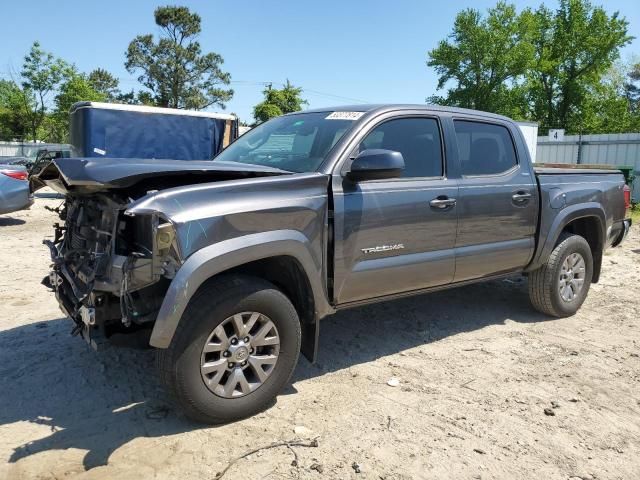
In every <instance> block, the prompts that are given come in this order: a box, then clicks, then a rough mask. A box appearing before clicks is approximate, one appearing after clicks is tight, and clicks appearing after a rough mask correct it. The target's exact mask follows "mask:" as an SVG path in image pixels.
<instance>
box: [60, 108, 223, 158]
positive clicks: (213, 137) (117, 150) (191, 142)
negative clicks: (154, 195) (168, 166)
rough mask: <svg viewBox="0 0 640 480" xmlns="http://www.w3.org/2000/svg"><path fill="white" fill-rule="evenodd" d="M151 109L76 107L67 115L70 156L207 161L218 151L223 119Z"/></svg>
mask: <svg viewBox="0 0 640 480" xmlns="http://www.w3.org/2000/svg"><path fill="white" fill-rule="evenodd" d="M140 110H143V109H140ZM151 110H154V111H153V112H148V111H139V110H126V109H122V110H121V109H117V108H113V107H111V108H103V107H100V106H97V105H96V104H91V103H83V104H77V105H75V106H74V108H73V109H72V112H71V144H72V149H73V155H74V156H76V157H106V158H162V159H173V160H208V159H211V158H213V157H214V156H215V155H216V154H217V153H219V152H220V151H221V150H222V142H223V135H224V128H225V122H226V119H224V118H210V117H205V116H191V115H188V114H185V115H180V114H175V113H174V114H165V113H158V112H157V110H158V109H151Z"/></svg>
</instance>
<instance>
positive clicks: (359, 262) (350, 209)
mask: <svg viewBox="0 0 640 480" xmlns="http://www.w3.org/2000/svg"><path fill="white" fill-rule="evenodd" d="M374 148H382V149H388V150H394V151H399V152H401V153H402V155H403V158H404V161H405V170H404V173H403V176H402V177H401V178H394V179H385V180H369V181H362V182H357V183H355V182H352V181H350V180H348V179H346V178H344V177H343V176H341V175H340V174H339V173H338V174H335V175H334V179H333V186H332V188H333V199H334V212H335V213H334V215H335V218H334V225H335V227H334V230H335V233H334V237H335V258H334V301H335V302H336V303H338V304H344V303H350V302H357V301H360V300H367V299H371V298H375V297H382V296H386V295H393V294H397V293H401V292H406V291H411V290H418V289H422V288H426V287H430V286H434V285H443V284H447V283H450V282H451V281H452V280H453V274H454V267H455V260H454V242H455V235H456V225H457V210H456V206H455V198H456V196H457V191H458V186H457V181H456V180H450V179H447V177H446V171H445V165H444V163H445V162H444V148H443V139H442V129H441V126H440V121H439V119H438V118H436V117H434V116H426V115H412V116H406V117H400V118H398V117H397V116H395V117H393V118H390V119H387V120H382V121H380V122H379V123H377V124H375V125H374V126H372V127H371V128H369V129H368V131H367V132H365V133H364V134H363V139H362V140H361V141H360V142H359V143H358V147H357V148H356V149H354V150H353V151H352V152H351V155H350V158H349V159H346V160H345V162H346V163H347V165H344V168H341V171H343V172H344V171H345V168H346V169H347V170H348V163H350V160H351V159H353V158H354V157H355V155H357V153H358V152H359V151H362V150H365V149H374ZM445 199H450V200H452V202H450V204H449V205H446V203H447V202H443V201H442V200H445ZM432 202H433V204H432Z"/></svg>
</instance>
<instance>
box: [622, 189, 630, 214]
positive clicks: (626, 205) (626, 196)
mask: <svg viewBox="0 0 640 480" xmlns="http://www.w3.org/2000/svg"><path fill="white" fill-rule="evenodd" d="M622 190H623V192H624V209H625V210H627V211H629V210H630V209H631V188H630V187H629V185H626V184H625V186H624V188H623V189H622Z"/></svg>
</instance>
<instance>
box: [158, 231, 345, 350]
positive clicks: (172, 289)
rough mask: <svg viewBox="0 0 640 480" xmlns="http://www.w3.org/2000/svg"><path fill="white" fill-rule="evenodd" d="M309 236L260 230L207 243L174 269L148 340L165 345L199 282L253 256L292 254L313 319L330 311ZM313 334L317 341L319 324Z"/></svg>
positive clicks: (168, 341)
mask: <svg viewBox="0 0 640 480" xmlns="http://www.w3.org/2000/svg"><path fill="white" fill-rule="evenodd" d="M311 251H312V247H311V244H310V242H309V239H308V238H307V237H305V236H304V235H303V234H302V233H301V232H299V231H296V230H278V231H269V232H261V233H255V234H250V235H244V236H242V237H236V238H233V239H229V240H225V241H222V242H219V243H215V244H213V245H209V246H208V247H205V248H203V249H201V250H198V251H197V252H195V253H194V254H193V255H191V256H190V257H189V258H188V259H187V260H186V262H185V263H184V264H183V265H182V266H181V267H180V269H179V270H178V271H177V273H176V276H175V277H174V278H173V280H172V281H171V284H170V285H169V289H168V290H167V293H166V294H165V297H164V300H163V301H162V305H161V307H160V311H159V312H158V316H157V318H156V322H155V324H154V326H153V330H152V332H151V338H150V340H149V344H150V345H151V346H153V347H157V348H167V347H169V345H170V344H171V340H172V339H173V335H174V333H175V331H176V328H177V326H178V323H179V322H180V319H181V318H182V314H183V313H184V310H185V309H186V307H187V304H188V303H189V301H190V300H191V298H192V297H193V295H194V294H195V292H196V291H197V290H198V288H200V286H201V285H202V284H203V283H204V282H205V281H207V280H208V279H209V278H211V277H213V276H214V275H216V274H218V273H222V272H224V271H226V270H229V269H231V268H234V267H238V266H241V265H244V264H247V263H250V262H253V261H256V260H262V259H265V258H270V257H276V256H289V257H293V258H295V259H296V260H297V261H298V262H299V263H300V265H301V267H302V268H303V270H304V272H305V275H307V278H308V280H309V285H311V289H312V292H311V293H312V295H313V299H314V305H315V319H314V323H315V324H316V325H317V324H318V320H319V319H320V318H322V317H324V316H326V315H327V314H329V313H330V312H331V311H333V309H332V307H331V306H330V305H329V302H328V300H327V296H326V292H325V288H324V286H323V284H322V281H321V279H322V275H323V273H322V265H321V259H317V260H314V258H313V256H312V254H311ZM315 330H316V331H315V332H314V337H315V339H314V340H315V342H314V343H316V345H317V337H318V328H317V327H316V328H315Z"/></svg>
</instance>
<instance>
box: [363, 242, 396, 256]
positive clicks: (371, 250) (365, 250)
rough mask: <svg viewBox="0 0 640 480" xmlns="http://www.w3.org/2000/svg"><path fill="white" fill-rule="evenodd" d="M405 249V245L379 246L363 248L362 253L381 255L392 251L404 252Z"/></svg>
mask: <svg viewBox="0 0 640 480" xmlns="http://www.w3.org/2000/svg"><path fill="white" fill-rule="evenodd" d="M403 248H404V244H402V243H396V244H395V245H379V246H377V247H369V248H363V249H362V253H365V254H366V253H380V252H389V251H391V250H402V249H403Z"/></svg>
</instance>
